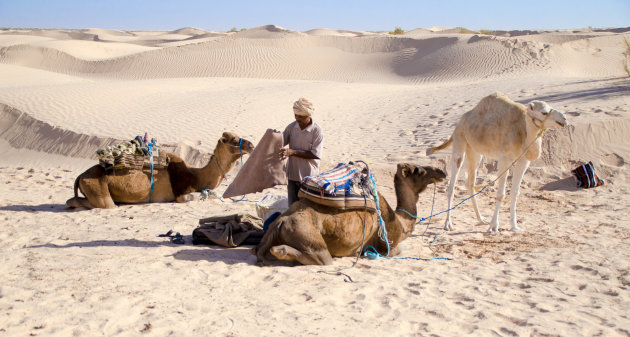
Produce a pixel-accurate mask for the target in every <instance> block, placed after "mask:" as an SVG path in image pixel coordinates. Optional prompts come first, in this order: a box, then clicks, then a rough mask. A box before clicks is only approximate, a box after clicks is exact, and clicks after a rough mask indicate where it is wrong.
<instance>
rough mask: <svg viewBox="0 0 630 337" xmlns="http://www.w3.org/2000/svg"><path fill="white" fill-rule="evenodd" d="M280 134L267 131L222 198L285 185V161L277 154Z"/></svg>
mask: <svg viewBox="0 0 630 337" xmlns="http://www.w3.org/2000/svg"><path fill="white" fill-rule="evenodd" d="M283 142H284V140H283V138H282V132H280V131H276V130H273V129H267V131H266V132H265V134H264V135H263V137H262V139H261V140H260V142H258V145H256V148H255V149H254V151H253V152H252V153H250V155H249V159H247V161H246V162H245V164H244V165H243V167H242V168H241V170H240V171H238V174H237V175H236V177H235V178H234V180H233V181H232V183H231V184H230V185H229V186H228V187H227V189H226V190H225V192H223V197H224V198H231V197H235V196H239V195H245V194H249V193H256V192H262V191H263V190H264V189H266V188H271V187H274V186H276V185H286V184H287V174H286V170H285V166H286V160H280V158H279V157H278V152H280V149H281V148H282V145H283Z"/></svg>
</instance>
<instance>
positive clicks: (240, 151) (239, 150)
mask: <svg viewBox="0 0 630 337" xmlns="http://www.w3.org/2000/svg"><path fill="white" fill-rule="evenodd" d="M242 144H243V138H240V139H239V140H238V152H239V154H240V156H241V166H243V150H242V149H241V148H242ZM227 146H230V147H232V148H235V147H236V145H230V144H227ZM212 156H213V157H214V159H215V161H216V163H217V167H218V168H219V171H221V172H223V177H224V178H225V175H226V173H227V172H225V171H223V168H222V167H221V162H219V156H217V155H215V154H212Z"/></svg>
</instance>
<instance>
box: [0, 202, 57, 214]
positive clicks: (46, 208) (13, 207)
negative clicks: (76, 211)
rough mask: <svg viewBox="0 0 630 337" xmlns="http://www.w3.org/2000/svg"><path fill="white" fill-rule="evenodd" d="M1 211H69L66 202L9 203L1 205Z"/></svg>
mask: <svg viewBox="0 0 630 337" xmlns="http://www.w3.org/2000/svg"><path fill="white" fill-rule="evenodd" d="M0 211H10V212H50V213H62V212H67V211H68V210H67V209H66V205H65V204H40V205H8V206H2V207H0Z"/></svg>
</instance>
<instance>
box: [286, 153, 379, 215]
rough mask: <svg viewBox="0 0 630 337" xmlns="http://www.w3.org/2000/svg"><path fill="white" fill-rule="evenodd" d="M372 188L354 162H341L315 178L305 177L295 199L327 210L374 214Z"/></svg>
mask: <svg viewBox="0 0 630 337" xmlns="http://www.w3.org/2000/svg"><path fill="white" fill-rule="evenodd" d="M372 189H373V185H372V180H371V178H370V176H369V174H368V173H367V172H365V170H363V169H362V168H361V167H360V166H357V165H356V164H354V163H353V162H350V163H348V164H346V163H340V164H338V165H337V166H336V167H335V168H333V169H331V170H328V171H326V172H323V173H320V174H319V175H317V176H309V177H306V178H304V180H302V185H301V187H300V191H299V192H298V197H299V198H305V199H308V200H310V201H312V202H314V203H317V204H320V205H324V206H329V207H335V208H340V209H357V208H367V209H369V210H373V211H374V210H376V202H375V201H374V196H373V195H372Z"/></svg>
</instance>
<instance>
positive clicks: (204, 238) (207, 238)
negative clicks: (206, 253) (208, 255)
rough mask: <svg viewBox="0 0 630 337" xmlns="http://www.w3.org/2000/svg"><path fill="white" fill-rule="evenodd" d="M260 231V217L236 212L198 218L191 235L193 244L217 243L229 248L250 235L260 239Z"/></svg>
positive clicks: (261, 225)
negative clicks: (197, 224) (197, 225)
mask: <svg viewBox="0 0 630 337" xmlns="http://www.w3.org/2000/svg"><path fill="white" fill-rule="evenodd" d="M262 232H263V221H262V219H260V218H259V217H256V216H253V215H249V214H243V213H238V214H232V215H223V216H213V217H210V218H204V219H200V220H199V227H197V228H196V229H195V230H194V231H193V234H192V237H193V244H217V245H221V246H224V247H229V248H231V247H236V246H239V245H241V244H243V243H245V241H246V240H247V239H248V238H250V237H254V238H257V239H260V237H261V236H262Z"/></svg>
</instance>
